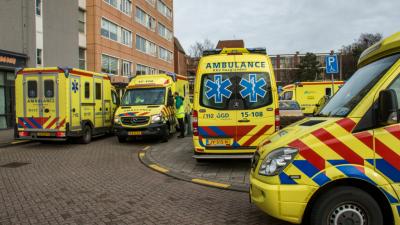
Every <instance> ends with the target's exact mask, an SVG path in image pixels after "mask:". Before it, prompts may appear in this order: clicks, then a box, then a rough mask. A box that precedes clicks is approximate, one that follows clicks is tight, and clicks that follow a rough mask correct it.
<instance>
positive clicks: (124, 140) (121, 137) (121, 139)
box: [117, 136, 126, 143]
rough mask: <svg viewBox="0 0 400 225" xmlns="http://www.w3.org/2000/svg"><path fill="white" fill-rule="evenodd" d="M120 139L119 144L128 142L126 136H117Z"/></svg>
mask: <svg viewBox="0 0 400 225" xmlns="http://www.w3.org/2000/svg"><path fill="white" fill-rule="evenodd" d="M117 137H118V142H119V143H125V142H126V137H124V136H117Z"/></svg>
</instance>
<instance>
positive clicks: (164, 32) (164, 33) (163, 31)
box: [157, 22, 173, 41]
mask: <svg viewBox="0 0 400 225" xmlns="http://www.w3.org/2000/svg"><path fill="white" fill-rule="evenodd" d="M157 33H158V35H160V36H161V37H162V38H164V39H166V40H168V41H172V38H173V34H172V31H171V30H170V29H168V28H167V27H166V26H165V25H164V24H162V23H160V22H158V28H157Z"/></svg>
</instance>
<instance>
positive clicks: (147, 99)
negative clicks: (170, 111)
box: [122, 88, 165, 106]
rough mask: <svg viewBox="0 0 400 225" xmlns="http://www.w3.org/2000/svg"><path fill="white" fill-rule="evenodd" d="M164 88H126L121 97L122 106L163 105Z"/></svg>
mask: <svg viewBox="0 0 400 225" xmlns="http://www.w3.org/2000/svg"><path fill="white" fill-rule="evenodd" d="M164 103H165V88H136V89H128V90H127V91H126V92H125V94H124V97H123V98H122V106H135V105H164Z"/></svg>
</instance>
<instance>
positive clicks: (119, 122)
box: [114, 116, 121, 124]
mask: <svg viewBox="0 0 400 225" xmlns="http://www.w3.org/2000/svg"><path fill="white" fill-rule="evenodd" d="M114 123H115V124H121V117H119V116H115V117H114Z"/></svg>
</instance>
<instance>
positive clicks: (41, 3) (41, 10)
mask: <svg viewBox="0 0 400 225" xmlns="http://www.w3.org/2000/svg"><path fill="white" fill-rule="evenodd" d="M38 2H39V7H38V6H37V4H38ZM38 9H39V14H37V12H38ZM42 13H43V0H35V15H36V16H42Z"/></svg>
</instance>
